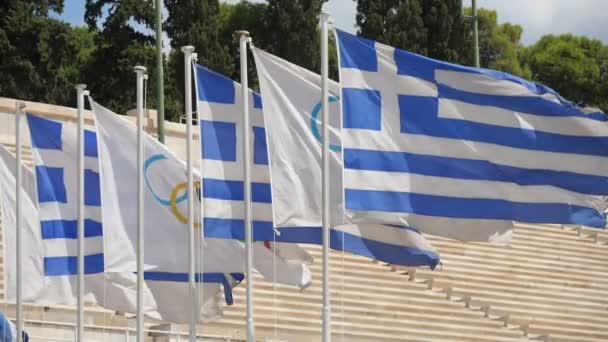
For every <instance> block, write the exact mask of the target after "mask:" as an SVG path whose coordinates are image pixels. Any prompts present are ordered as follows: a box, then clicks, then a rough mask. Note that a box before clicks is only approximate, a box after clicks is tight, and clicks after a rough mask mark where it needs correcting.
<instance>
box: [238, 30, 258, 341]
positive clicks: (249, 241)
mask: <svg viewBox="0 0 608 342" xmlns="http://www.w3.org/2000/svg"><path fill="white" fill-rule="evenodd" d="M235 35H236V36H237V37H239V53H240V57H241V99H242V104H243V174H244V176H245V179H244V184H243V187H244V192H243V195H244V197H245V226H244V228H245V248H246V258H245V259H246V260H245V267H246V269H245V276H246V277H247V342H255V324H254V321H253V236H252V235H253V231H252V230H253V226H252V222H251V136H250V131H251V125H250V123H249V84H248V79H247V43H248V42H249V32H247V31H236V32H235Z"/></svg>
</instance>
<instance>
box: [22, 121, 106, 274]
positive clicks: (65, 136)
mask: <svg viewBox="0 0 608 342" xmlns="http://www.w3.org/2000/svg"><path fill="white" fill-rule="evenodd" d="M27 122H28V126H29V129H30V135H31V142H32V152H33V155H34V161H35V164H36V166H35V174H36V188H37V197H38V206H39V210H40V230H41V234H42V240H43V242H44V251H45V257H44V273H45V275H46V276H50V277H54V276H72V275H76V274H77V273H78V269H77V239H76V237H77V226H78V221H77V220H78V215H77V209H78V198H77V190H76V186H77V184H76V183H77V157H76V156H77V146H76V142H77V131H78V130H77V127H76V125H75V124H70V123H63V122H57V121H53V120H48V119H45V118H42V117H39V116H36V115H32V114H28V115H27ZM84 142H85V144H84V145H85V146H84V155H85V170H84V194H85V195H84V204H85V210H84V215H85V221H84V230H85V242H84V243H85V257H84V260H85V265H84V271H85V274H95V273H103V272H104V254H103V226H102V222H101V196H100V187H99V161H98V157H97V139H96V137H95V133H94V132H93V131H90V130H85V133H84Z"/></svg>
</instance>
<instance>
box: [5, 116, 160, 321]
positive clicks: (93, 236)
mask: <svg viewBox="0 0 608 342" xmlns="http://www.w3.org/2000/svg"><path fill="white" fill-rule="evenodd" d="M27 119H28V124H29V125H28V126H29V128H30V135H31V142H32V151H33V155H34V161H35V171H34V172H31V171H30V170H28V169H26V170H24V184H28V183H29V182H30V181H29V179H31V180H32V181H31V182H32V183H34V184H35V186H34V188H35V189H33V190H32V191H28V192H27V194H28V196H27V198H26V199H25V200H24V209H25V211H24V215H25V214H27V215H26V219H25V221H24V223H25V228H26V229H25V232H26V234H25V235H22V236H23V241H22V243H23V244H24V246H30V247H34V246H39V247H38V248H32V249H30V250H28V252H27V259H26V261H25V262H24V263H22V268H23V272H24V279H23V282H24V298H25V300H26V301H28V302H34V303H38V304H74V303H75V302H76V275H77V247H76V244H77V213H76V210H77V209H76V206H77V198H76V189H75V188H76V167H77V166H76V134H77V133H76V132H77V128H76V126H75V125H74V124H72V123H62V122H57V121H53V120H49V119H45V118H42V117H38V116H35V115H30V114H28V116H27ZM85 145H86V146H85V154H86V155H87V157H86V161H85V165H86V166H85V167H86V168H87V170H86V171H85V204H86V205H87V208H86V209H85V215H86V220H85V253H86V254H85V273H86V274H85V301H87V302H90V303H96V304H99V305H101V306H103V307H105V308H108V309H111V310H119V311H122V312H134V311H135V304H136V303H135V302H136V297H135V291H134V287H135V275H134V274H133V273H105V272H104V271H105V270H104V265H105V260H104V257H105V256H106V255H105V254H104V244H103V242H104V241H103V238H104V236H103V235H104V234H103V231H102V229H101V220H100V218H101V198H100V187H99V178H98V175H97V170H98V160H97V142H96V136H95V132H92V131H86V133H85ZM1 155H2V162H3V164H4V169H5V170H12V168H14V166H13V167H12V168H11V167H10V165H14V164H15V163H16V161H15V159H14V157H12V156H11V155H10V154H8V153H7V152H6V151H3V153H1ZM7 166H8V168H7ZM2 175H3V180H2V182H3V183H4V184H7V185H8V184H11V183H12V184H14V176H13V175H12V174H11V173H10V172H8V171H6V172H3V173H2ZM12 187H13V188H14V185H13V186H12ZM27 188H28V187H26V189H27ZM2 201H3V202H5V203H3V205H7V206H6V207H4V208H6V209H9V210H5V211H6V213H4V212H3V216H4V217H5V218H6V217H9V218H12V217H14V213H13V212H12V211H14V206H11V205H10V202H11V201H13V202H14V199H11V198H9V197H6V196H3V198H2ZM5 214H6V215H8V216H5ZM5 228H6V230H7V235H8V236H12V235H13V234H14V232H13V231H14V229H15V221H14V219H11V220H8V221H7V222H6V224H5ZM9 247H10V246H9ZM10 249H11V248H7V251H6V252H7V253H11V251H10ZM7 259H10V260H13V261H10V262H9V264H7V265H6V266H5V267H6V270H7V273H8V275H7V279H8V278H9V276H10V277H13V276H14V273H15V269H14V259H12V257H9V258H7ZM5 263H6V261H5ZM11 279H12V278H11ZM34 285H37V286H34ZM13 286H14V284H12V283H11V284H8V294H9V297H10V298H11V299H12V298H14V297H11V295H12V294H13V293H14V290H13ZM144 300H145V303H146V304H145V305H146V306H154V300H153V298H151V295H150V293H149V291H147V290H146V291H145V292H144Z"/></svg>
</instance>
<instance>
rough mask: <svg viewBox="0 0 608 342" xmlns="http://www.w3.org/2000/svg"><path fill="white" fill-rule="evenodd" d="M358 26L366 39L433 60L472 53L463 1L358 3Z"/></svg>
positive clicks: (362, 0) (366, 0)
mask: <svg viewBox="0 0 608 342" xmlns="http://www.w3.org/2000/svg"><path fill="white" fill-rule="evenodd" d="M356 22H357V26H358V27H359V32H358V33H359V34H360V35H362V36H364V37H367V38H370V39H374V40H376V41H378V42H381V43H384V44H387V45H391V46H396V47H399V48H401V49H405V50H408V51H412V52H415V53H418V54H422V55H425V56H429V57H432V58H436V59H442V60H446V61H451V62H461V61H462V60H463V59H464V58H465V57H464V56H465V55H466V54H469V53H470V52H468V51H466V48H463V46H464V45H465V37H466V32H467V30H466V23H465V21H464V19H463V17H462V15H461V13H460V2H459V0H447V1H446V0H357V17H356Z"/></svg>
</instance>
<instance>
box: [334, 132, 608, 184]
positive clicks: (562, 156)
mask: <svg viewBox="0 0 608 342" xmlns="http://www.w3.org/2000/svg"><path fill="white" fill-rule="evenodd" d="M343 146H344V147H345V148H352V147H353V146H355V147H356V148H359V149H369V150H379V151H399V152H410V153H418V154H426V155H431V156H443V157H452V158H464V159H477V160H489V161H491V162H493V163H496V164H500V165H507V166H515V167H521V168H529V169H546V170H557V171H570V172H578V173H582V174H588V175H597V176H602V177H604V176H606V175H607V174H608V162H607V161H608V159H606V158H603V157H594V156H587V155H580V154H572V153H556V152H543V151H533V150H524V149H517V148H511V147H505V146H500V145H495V144H488V143H481V142H472V141H465V140H459V139H447V138H437V137H430V136H425V135H416V134H403V133H399V132H395V133H393V134H391V136H390V137H389V136H387V132H382V131H369V130H357V129H350V130H345V133H343ZM488 157H490V158H488Z"/></svg>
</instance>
